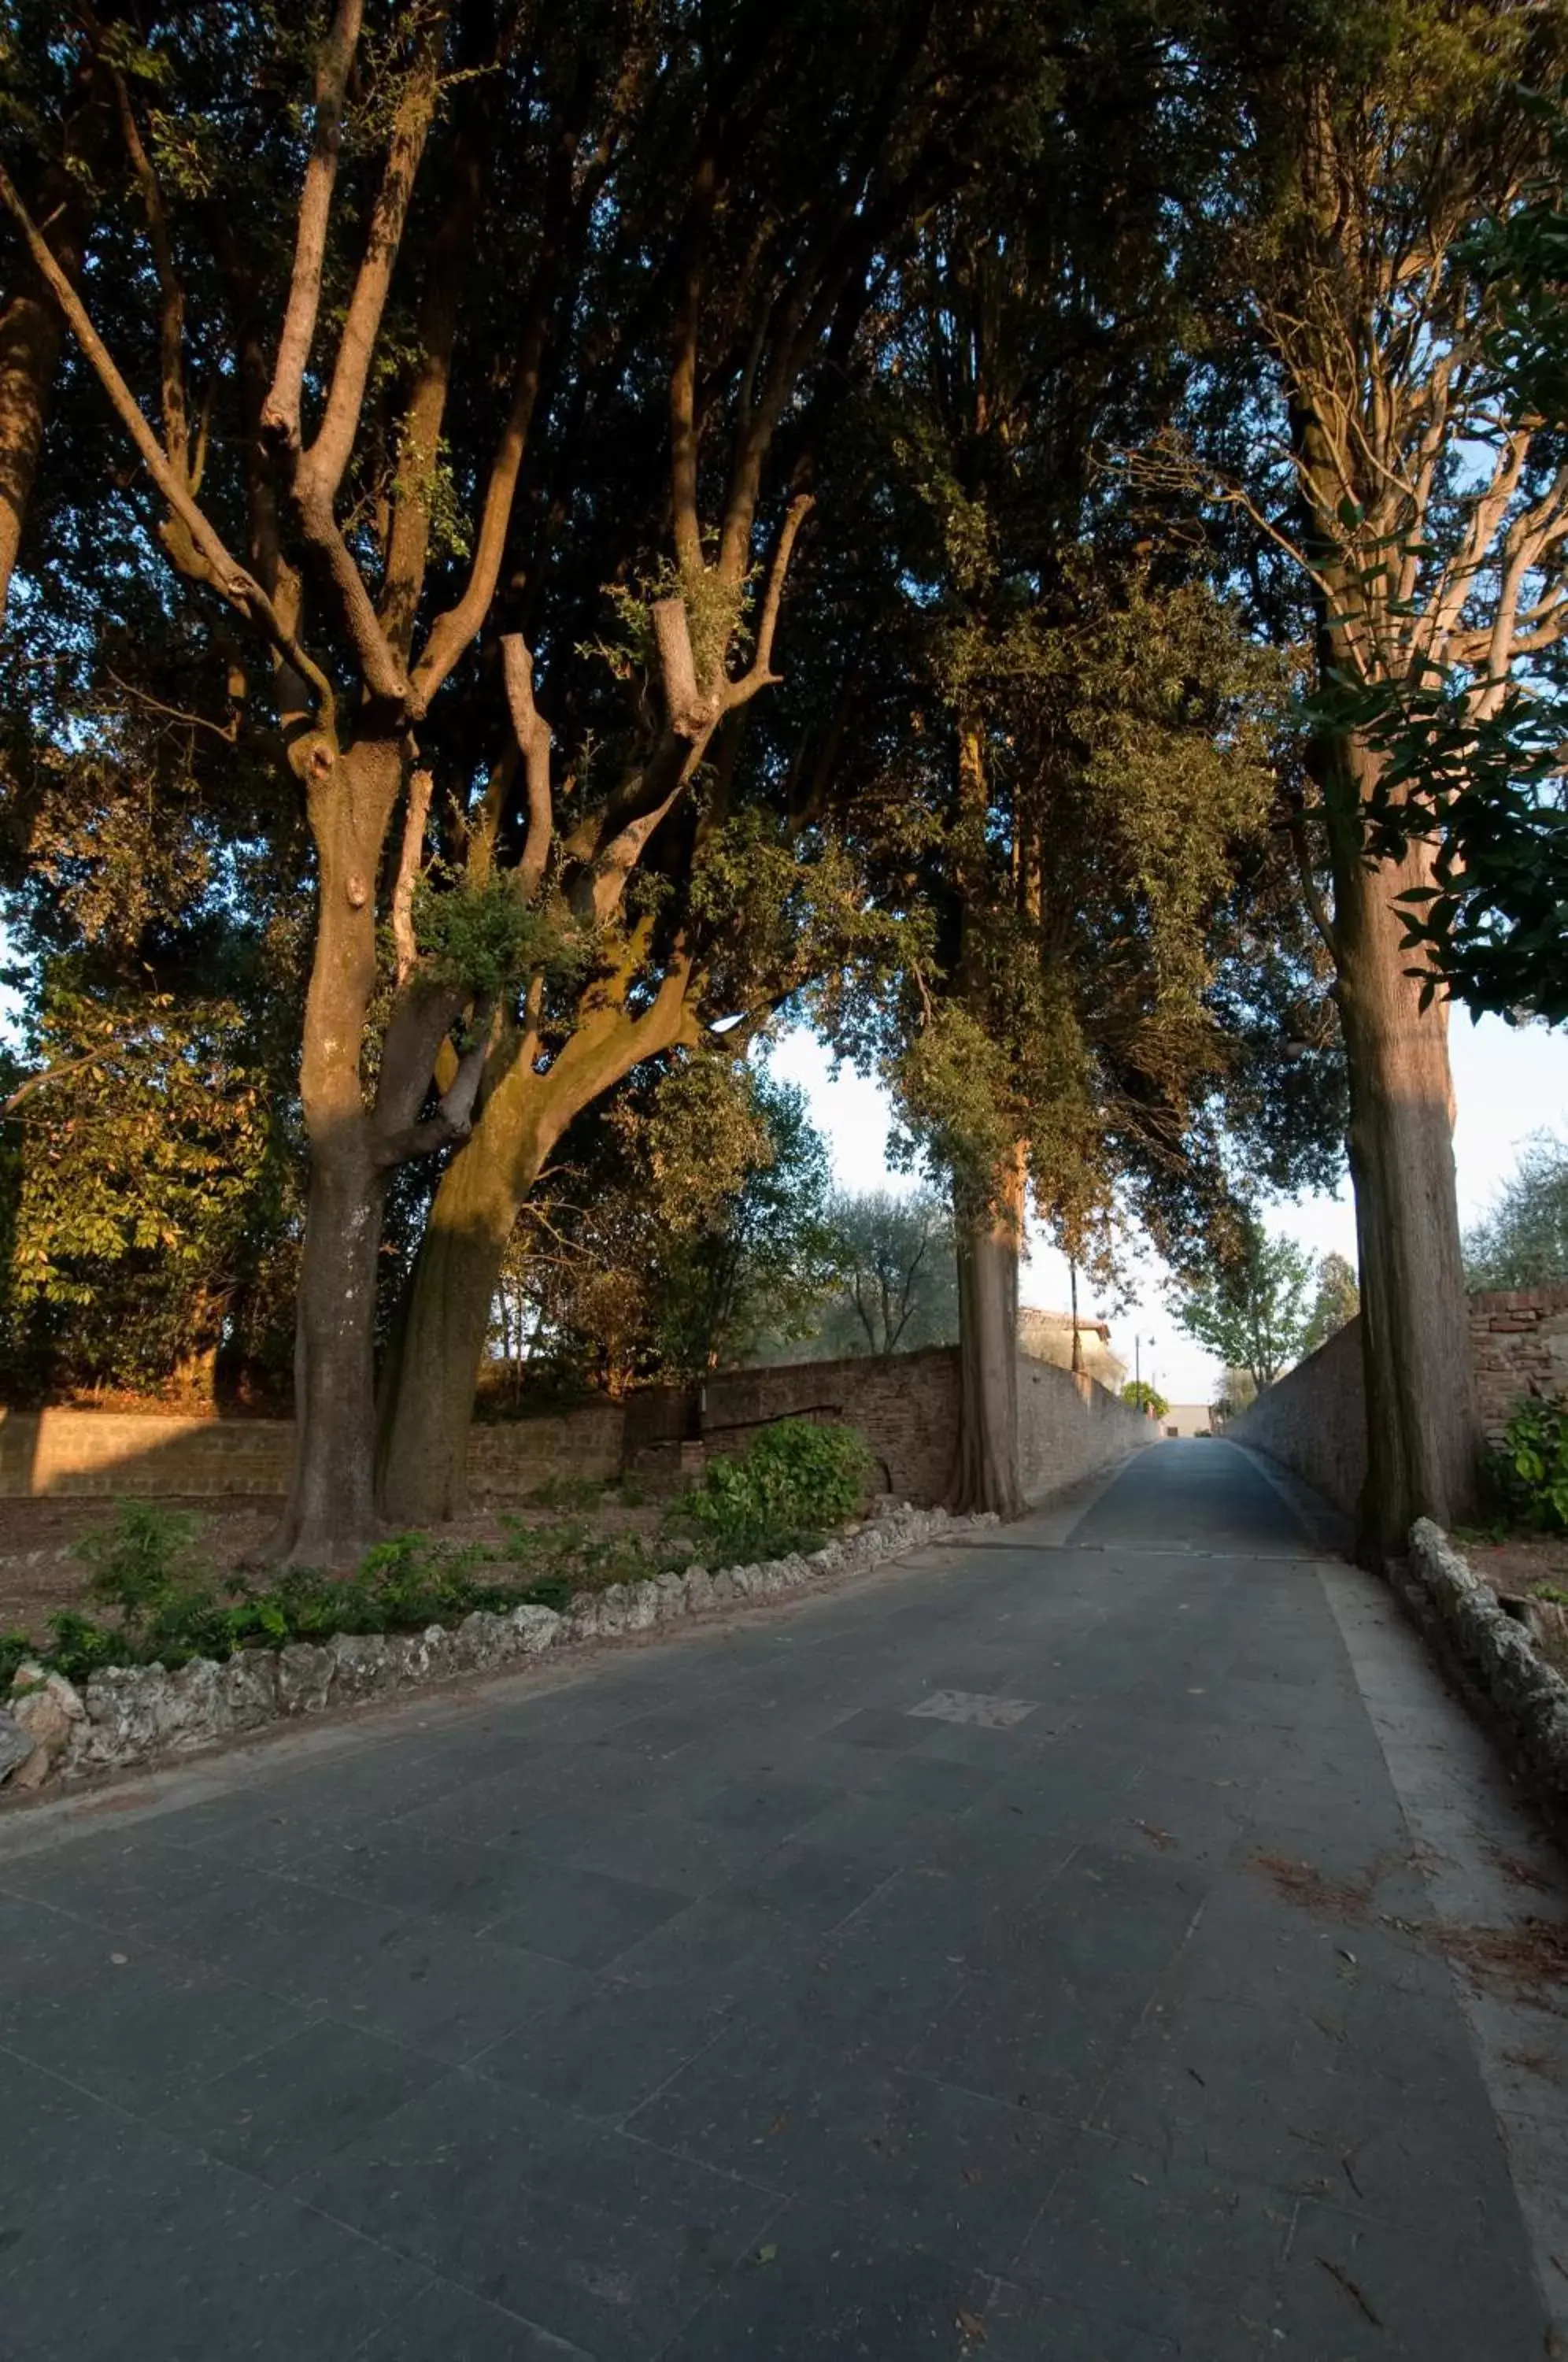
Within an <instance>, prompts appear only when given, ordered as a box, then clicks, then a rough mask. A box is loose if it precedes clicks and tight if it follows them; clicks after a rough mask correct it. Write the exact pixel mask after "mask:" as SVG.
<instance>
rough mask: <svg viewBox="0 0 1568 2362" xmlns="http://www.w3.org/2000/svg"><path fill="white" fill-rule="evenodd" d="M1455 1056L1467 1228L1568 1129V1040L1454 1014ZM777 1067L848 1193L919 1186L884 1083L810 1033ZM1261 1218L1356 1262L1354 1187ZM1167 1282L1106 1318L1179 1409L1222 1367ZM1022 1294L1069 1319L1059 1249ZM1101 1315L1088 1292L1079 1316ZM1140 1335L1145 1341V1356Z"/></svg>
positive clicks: (1151, 1262)
mask: <svg viewBox="0 0 1568 2362" xmlns="http://www.w3.org/2000/svg"><path fill="white" fill-rule="evenodd" d="M1450 1046H1451V1052H1452V1061H1453V1083H1454V1097H1455V1099H1456V1101H1457V1105H1458V1111H1459V1112H1458V1121H1457V1124H1456V1127H1455V1131H1454V1142H1453V1149H1454V1164H1455V1167H1456V1170H1457V1174H1458V1180H1459V1213H1460V1220H1462V1222H1463V1223H1464V1224H1466V1225H1467V1226H1468V1225H1469V1224H1470V1223H1471V1222H1473V1221H1474V1220H1475V1219H1476V1218H1477V1216H1478V1215H1481V1214H1484V1213H1485V1212H1486V1211H1487V1210H1488V1209H1489V1208H1490V1206H1491V1204H1492V1201H1493V1199H1494V1198H1496V1194H1497V1191H1498V1189H1499V1187H1501V1185H1502V1184H1503V1183H1504V1182H1505V1181H1506V1180H1507V1178H1508V1176H1509V1175H1510V1174H1511V1173H1512V1172H1513V1170H1514V1167H1515V1164H1517V1163H1518V1152H1519V1149H1520V1147H1521V1146H1522V1145H1523V1143H1524V1142H1526V1141H1527V1140H1528V1139H1529V1137H1530V1135H1531V1134H1532V1133H1533V1132H1538V1131H1562V1130H1563V1129H1564V1128H1565V1127H1568V1031H1561V1032H1549V1031H1548V1030H1547V1028H1545V1027H1544V1026H1540V1025H1529V1026H1510V1025H1507V1024H1506V1023H1505V1022H1504V1021H1503V1020H1502V1019H1501V1018H1500V1017H1483V1018H1481V1019H1479V1020H1476V1021H1473V1020H1472V1019H1471V1018H1470V1017H1468V1016H1467V1015H1466V1014H1465V1013H1464V1012H1463V1010H1455V1011H1454V1013H1453V1016H1452V1021H1451V1026H1450ZM768 1064H769V1065H770V1067H771V1069H772V1071H773V1073H774V1074H775V1075H777V1076H778V1077H779V1078H780V1079H781V1080H783V1081H787V1082H792V1083H799V1084H800V1085H801V1088H802V1089H803V1090H804V1091H805V1093H806V1097H807V1098H808V1100H809V1102H810V1105H811V1111H812V1120H813V1121H814V1122H815V1123H816V1125H817V1127H818V1129H819V1130H820V1131H822V1132H823V1135H824V1136H825V1138H826V1140H827V1142H828V1146H829V1149H830V1151H831V1153H832V1156H833V1164H834V1178H835V1180H836V1182H837V1184H838V1186H839V1187H841V1188H845V1189H908V1188H911V1187H914V1186H915V1178H914V1176H912V1175H909V1174H906V1173H894V1172H890V1171H889V1167H888V1162H887V1142H888V1132H889V1123H890V1109H889V1101H888V1098H887V1095H886V1093H885V1092H883V1091H882V1090H881V1089H880V1087H878V1085H877V1084H876V1083H874V1082H869V1081H867V1079H866V1078H865V1076H860V1075H856V1073H855V1072H854V1071H853V1070H852V1069H851V1068H849V1067H847V1066H845V1067H841V1068H840V1070H839V1071H838V1073H837V1074H836V1075H835V1074H834V1070H833V1062H832V1059H831V1058H830V1056H829V1054H828V1053H827V1052H826V1051H825V1050H824V1049H823V1046H822V1044H821V1043H820V1042H818V1041H817V1040H816V1039H815V1037H814V1036H813V1035H812V1034H811V1033H809V1032H806V1031H805V1030H804V1029H803V1028H796V1029H794V1030H793V1031H791V1032H787V1033H785V1034H784V1035H783V1036H782V1037H781V1038H780V1039H779V1040H778V1042H777V1043H775V1045H774V1047H773V1049H772V1051H771V1052H770V1054H769V1058H768ZM1264 1220H1265V1223H1266V1226H1267V1228H1268V1229H1269V1230H1270V1231H1273V1232H1275V1233H1276V1234H1277V1235H1280V1236H1284V1237H1287V1238H1292V1239H1295V1240H1297V1242H1299V1243H1300V1244H1301V1245H1302V1246H1304V1247H1306V1248H1307V1249H1308V1250H1309V1253H1311V1254H1313V1255H1314V1256H1316V1255H1322V1254H1327V1253H1330V1252H1331V1250H1333V1251H1337V1252H1338V1253H1341V1254H1342V1255H1343V1256H1344V1257H1345V1259H1346V1261H1347V1262H1349V1263H1351V1264H1354V1262H1355V1259H1356V1254H1355V1213H1354V1209H1353V1206H1352V1203H1351V1193H1350V1183H1349V1180H1348V1179H1347V1180H1346V1181H1345V1182H1344V1183H1343V1184H1342V1187H1341V1188H1340V1190H1339V1192H1338V1194H1337V1196H1333V1197H1328V1196H1312V1197H1304V1198H1295V1199H1285V1200H1281V1201H1279V1202H1277V1203H1275V1205H1273V1206H1270V1207H1268V1208H1267V1209H1265V1211H1264ZM1164 1277H1165V1275H1164V1271H1163V1267H1162V1266H1161V1264H1159V1263H1158V1261H1157V1259H1156V1258H1155V1257H1154V1255H1153V1254H1152V1253H1150V1254H1149V1255H1148V1256H1147V1257H1146V1258H1145V1260H1144V1263H1143V1265H1142V1266H1141V1268H1140V1269H1139V1270H1138V1271H1137V1273H1136V1274H1135V1275H1134V1276H1133V1279H1132V1303H1131V1304H1130V1305H1129V1306H1128V1307H1127V1308H1125V1309H1120V1310H1115V1311H1112V1312H1111V1313H1110V1316H1109V1317H1110V1341H1111V1346H1112V1349H1113V1350H1114V1351H1115V1352H1118V1353H1119V1354H1120V1355H1121V1358H1122V1360H1123V1361H1125V1363H1127V1366H1128V1369H1129V1370H1130V1371H1131V1370H1132V1366H1133V1363H1134V1360H1135V1359H1136V1361H1137V1363H1138V1365H1139V1367H1140V1368H1141V1370H1142V1373H1143V1376H1144V1377H1151V1376H1152V1377H1153V1379H1154V1383H1155V1385H1157V1386H1158V1387H1159V1390H1160V1392H1161V1393H1162V1394H1163V1395H1165V1396H1168V1398H1169V1399H1170V1400H1171V1401H1172V1402H1190V1403H1198V1402H1209V1401H1210V1400H1211V1399H1212V1398H1213V1396H1215V1394H1217V1393H1218V1391H1219V1388H1220V1376H1221V1373H1220V1365H1219V1363H1217V1362H1216V1361H1215V1360H1214V1359H1213V1357H1212V1356H1211V1355H1209V1354H1208V1353H1205V1352H1203V1351H1202V1349H1201V1348H1200V1347H1199V1346H1198V1345H1197V1344H1196V1343H1195V1342H1194V1341H1193V1340H1192V1339H1191V1338H1190V1337H1188V1336H1187V1335H1186V1334H1185V1333H1184V1332H1183V1331H1182V1330H1180V1329H1178V1328H1177V1326H1176V1322H1175V1321H1174V1319H1172V1317H1171V1314H1170V1310H1169V1308H1168V1307H1167V1305H1166V1303H1165V1294H1164V1284H1163V1283H1164ZM1019 1295H1020V1297H1021V1301H1022V1302H1023V1303H1025V1304H1032V1305H1038V1306H1041V1307H1042V1308H1044V1309H1047V1310H1065V1309H1066V1305H1067V1300H1068V1298H1067V1266H1066V1260H1065V1259H1064V1257H1063V1256H1062V1255H1060V1254H1059V1253H1057V1252H1056V1251H1055V1248H1053V1247H1048V1246H1046V1245H1044V1244H1043V1242H1040V1241H1038V1240H1035V1241H1032V1242H1031V1247H1030V1253H1029V1255H1028V1259H1027V1261H1026V1262H1025V1264H1024V1265H1023V1269H1022V1271H1021V1274H1020V1280H1019ZM1078 1309H1079V1311H1080V1313H1084V1312H1088V1311H1091V1310H1098V1309H1099V1307H1098V1306H1096V1305H1095V1304H1094V1303H1093V1300H1092V1297H1091V1296H1090V1295H1089V1292H1088V1288H1087V1286H1085V1285H1084V1284H1083V1283H1080V1286H1079V1294H1078ZM1134 1337H1136V1338H1137V1340H1138V1347H1137V1352H1136V1354H1134V1349H1133V1339H1134Z"/></svg>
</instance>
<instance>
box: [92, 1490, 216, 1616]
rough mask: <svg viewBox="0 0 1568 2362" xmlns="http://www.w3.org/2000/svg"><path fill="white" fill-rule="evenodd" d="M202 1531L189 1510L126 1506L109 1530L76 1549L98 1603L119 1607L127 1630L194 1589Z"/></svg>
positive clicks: (153, 1503)
mask: <svg viewBox="0 0 1568 2362" xmlns="http://www.w3.org/2000/svg"><path fill="white" fill-rule="evenodd" d="M198 1530H199V1526H198V1520H197V1519H196V1518H193V1516H192V1515H191V1514H190V1512H189V1511H188V1510H182V1509H168V1508H165V1507H163V1505H162V1503H161V1502H159V1501H127V1502H125V1503H123V1504H122V1506H121V1507H120V1510H119V1513H118V1515H117V1516H116V1518H114V1519H113V1521H112V1522H111V1523H110V1524H108V1525H106V1526H102V1527H100V1528H99V1529H98V1530H97V1531H96V1532H94V1533H89V1534H85V1535H83V1539H82V1540H81V1541H80V1542H79V1543H78V1544H77V1548H76V1555H77V1556H78V1558H80V1559H81V1560H82V1562H83V1564H84V1565H85V1566H86V1568H87V1570H88V1576H89V1581H88V1588H89V1590H90V1592H91V1594H92V1595H93V1597H94V1599H95V1600H97V1601H98V1602H99V1603H100V1605H101V1606H105V1607H117V1608H118V1609H119V1611H120V1613H121V1615H122V1617H125V1619H126V1621H127V1624H134V1623H137V1622H140V1621H143V1620H145V1619H146V1618H147V1617H149V1616H150V1615H153V1614H155V1613H156V1611H157V1609H158V1607H159V1606H160V1602H162V1601H163V1600H165V1599H167V1598H168V1597H170V1596H171V1594H174V1593H178V1592H180V1591H182V1590H187V1589H189V1588H190V1586H191V1584H192V1582H193V1579H194V1577H193V1564H194V1553H195V1544H196V1536H197V1533H198Z"/></svg>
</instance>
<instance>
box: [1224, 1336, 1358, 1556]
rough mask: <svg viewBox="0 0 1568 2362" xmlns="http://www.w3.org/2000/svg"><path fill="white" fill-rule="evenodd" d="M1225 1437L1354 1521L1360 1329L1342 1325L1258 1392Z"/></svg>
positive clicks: (1356, 1499)
mask: <svg viewBox="0 0 1568 2362" xmlns="http://www.w3.org/2000/svg"><path fill="white" fill-rule="evenodd" d="M1225 1433H1226V1435H1227V1436H1228V1437H1230V1438H1231V1440H1232V1441H1233V1442H1236V1443H1250V1444H1251V1445H1252V1446H1253V1449H1254V1450H1255V1451H1266V1452H1267V1453H1268V1456H1269V1458H1270V1459H1271V1460H1277V1461H1279V1462H1282V1463H1283V1465H1284V1466H1285V1467H1286V1468H1292V1469H1294V1470H1295V1472H1296V1473H1297V1476H1304V1477H1305V1478H1306V1480H1307V1482H1308V1484H1309V1485H1315V1486H1316V1488H1317V1490H1318V1491H1319V1492H1320V1493H1321V1494H1322V1495H1323V1496H1325V1498H1326V1499H1328V1500H1331V1501H1332V1502H1333V1504H1334V1506H1335V1507H1336V1508H1340V1509H1343V1511H1344V1512H1345V1514H1346V1516H1347V1517H1353V1516H1354V1514H1355V1507H1356V1503H1357V1501H1358V1500H1359V1498H1360V1496H1361V1488H1362V1486H1363V1485H1364V1483H1365V1481H1366V1388H1365V1385H1364V1380H1363V1377H1362V1370H1361V1322H1360V1321H1359V1320H1351V1321H1347V1322H1346V1324H1345V1326H1344V1327H1343V1328H1342V1330H1339V1331H1338V1332H1337V1333H1336V1334H1335V1335H1334V1336H1332V1337H1331V1338H1330V1340H1329V1341H1328V1343H1327V1344H1326V1345H1320V1346H1319V1348H1318V1350H1317V1352H1315V1353H1309V1355H1308V1357H1307V1359H1306V1361H1304V1362H1298V1363H1297V1365H1296V1367H1295V1368H1294V1369H1293V1370H1287V1371H1286V1374H1285V1376H1284V1377H1283V1378H1276V1379H1275V1382H1274V1384H1273V1385H1272V1386H1265V1387H1264V1390H1263V1392H1262V1394H1261V1395H1259V1396H1258V1398H1257V1400H1256V1401H1255V1402H1253V1403H1249V1404H1248V1406H1247V1407H1246V1409H1245V1410H1244V1411H1242V1413H1241V1414H1240V1416H1239V1417H1237V1418H1233V1419H1232V1420H1231V1422H1230V1424H1229V1426H1228V1427H1227V1428H1226V1429H1225Z"/></svg>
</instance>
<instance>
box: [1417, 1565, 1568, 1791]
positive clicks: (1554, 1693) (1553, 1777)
mask: <svg viewBox="0 0 1568 2362" xmlns="http://www.w3.org/2000/svg"><path fill="white" fill-rule="evenodd" d="M1400 1588H1401V1589H1402V1591H1403V1593H1404V1595H1405V1596H1406V1598H1407V1599H1408V1601H1409V1602H1410V1604H1411V1605H1412V1606H1415V1607H1416V1609H1417V1610H1418V1613H1419V1612H1421V1611H1425V1612H1426V1613H1427V1614H1428V1615H1430V1616H1431V1617H1435V1618H1436V1621H1437V1623H1438V1625H1439V1627H1440V1628H1441V1630H1442V1632H1443V1633H1444V1634H1445V1635H1446V1637H1447V1639H1449V1640H1450V1641H1451V1642H1452V1646H1453V1648H1454V1649H1455V1650H1456V1651H1457V1653H1458V1655H1459V1656H1460V1658H1461V1659H1462V1660H1463V1663H1464V1665H1465V1667H1466V1669H1467V1671H1468V1672H1470V1673H1471V1674H1472V1676H1473V1677H1474V1680H1475V1682H1476V1683H1477V1684H1478V1685H1479V1687H1480V1688H1481V1690H1482V1692H1483V1693H1484V1694H1485V1697H1486V1698H1487V1700H1488V1701H1489V1703H1490V1704H1491V1705H1493V1706H1494V1707H1495V1708H1496V1712H1497V1713H1498V1715H1499V1716H1501V1717H1502V1720H1503V1721H1504V1723H1505V1724H1506V1726H1507V1729H1508V1730H1509V1732H1510V1733H1511V1735H1512V1737H1513V1738H1514V1739H1515V1741H1516V1742H1517V1744H1518V1749H1519V1752H1520V1754H1521V1755H1522V1756H1523V1757H1524V1759H1525V1761H1526V1762H1527V1763H1528V1764H1529V1769H1530V1771H1532V1772H1533V1773H1534V1774H1535V1776H1536V1778H1537V1779H1538V1780H1539V1781H1540V1783H1541V1785H1542V1787H1543V1788H1544V1789H1545V1790H1547V1791H1548V1792H1549V1793H1550V1794H1551V1798H1552V1800H1553V1801H1554V1802H1557V1803H1568V1682H1565V1681H1564V1680H1563V1678H1562V1674H1561V1673H1560V1672H1558V1671H1557V1669H1556V1667H1555V1666H1554V1665H1550V1664H1548V1663H1547V1661H1546V1660H1545V1659H1544V1658H1543V1657H1542V1656H1540V1653H1539V1652H1538V1651H1537V1650H1536V1649H1535V1648H1534V1647H1533V1646H1532V1644H1531V1641H1530V1639H1529V1633H1528V1632H1527V1631H1526V1629H1525V1628H1524V1626H1523V1625H1522V1624H1519V1623H1518V1622H1517V1621H1516V1619H1515V1618H1514V1617H1511V1616H1510V1615H1509V1614H1508V1612H1507V1609H1506V1608H1505V1607H1503V1606H1500V1605H1499V1603H1498V1599H1497V1595H1496V1592H1495V1591H1494V1590H1493V1589H1492V1586H1491V1584H1488V1583H1484V1582H1483V1581H1482V1579H1481V1577H1480V1576H1479V1575H1478V1574H1476V1573H1474V1572H1473V1570H1472V1569H1471V1567H1470V1564H1469V1562H1468V1561H1467V1560H1466V1559H1465V1558H1464V1556H1463V1552H1462V1551H1457V1550H1456V1549H1455V1548H1454V1546H1453V1544H1452V1542H1451V1541H1450V1540H1449V1538H1448V1536H1447V1535H1446V1534H1445V1533H1444V1532H1443V1529H1442V1528H1441V1526H1438V1525H1434V1524H1433V1523H1432V1520H1431V1519H1430V1518H1418V1519H1417V1520H1416V1523H1415V1524H1414V1525H1413V1526H1412V1527H1411V1529H1410V1554H1409V1559H1408V1565H1407V1571H1406V1573H1405V1575H1404V1577H1403V1580H1402V1583H1401V1584H1400Z"/></svg>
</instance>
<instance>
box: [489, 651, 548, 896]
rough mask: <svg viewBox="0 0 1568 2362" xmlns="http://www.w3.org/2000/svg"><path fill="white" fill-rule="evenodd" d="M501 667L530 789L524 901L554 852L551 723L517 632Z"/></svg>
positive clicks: (521, 887)
mask: <svg viewBox="0 0 1568 2362" xmlns="http://www.w3.org/2000/svg"><path fill="white" fill-rule="evenodd" d="M501 669H502V679H504V681H505V684H506V705H507V711H508V712H509V713H510V714H511V716H512V727H513V732H514V733H515V734H516V739H517V748H518V752H519V754H520V755H521V756H522V757H523V770H524V778H525V784H526V788H527V794H528V833H527V835H526V837H525V840H524V844H523V857H522V859H521V860H520V861H519V863H518V865H517V890H518V892H519V893H520V894H521V896H522V898H523V900H525V902H531V901H532V900H533V899H534V897H535V895H536V893H537V892H538V890H539V883H540V880H541V879H542V878H543V877H544V874H545V866H546V864H547V861H548V860H549V857H550V844H551V839H552V836H553V834H554V829H555V814H554V808H553V801H552V798H551V794H550V745H551V734H550V725H549V723H547V721H546V720H545V717H544V715H543V714H542V713H541V712H539V709H538V707H537V706H536V704H535V702H534V659H533V657H531V656H530V655H529V653H528V650H527V648H526V646H525V645H524V641H523V637H522V635H521V634H520V633H518V632H508V633H507V634H506V635H505V637H504V638H503V639H502V643H501Z"/></svg>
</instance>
